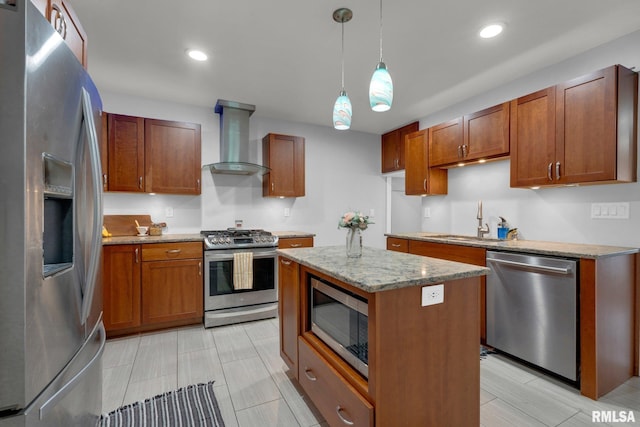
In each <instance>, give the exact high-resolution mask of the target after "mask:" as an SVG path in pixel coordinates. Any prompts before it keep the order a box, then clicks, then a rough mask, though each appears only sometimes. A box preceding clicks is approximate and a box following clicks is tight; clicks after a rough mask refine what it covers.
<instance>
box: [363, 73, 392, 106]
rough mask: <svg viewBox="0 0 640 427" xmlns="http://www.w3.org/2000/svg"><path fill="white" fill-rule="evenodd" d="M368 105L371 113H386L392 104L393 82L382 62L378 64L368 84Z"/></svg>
mask: <svg viewBox="0 0 640 427" xmlns="http://www.w3.org/2000/svg"><path fill="white" fill-rule="evenodd" d="M369 103H370V105H371V109H372V110H373V111H387V110H389V109H390V108H391V104H392V103H393V82H392V81H391V75H390V74H389V71H387V67H386V66H385V65H384V62H382V61H381V62H379V63H378V66H377V67H376V70H375V71H374V72H373V76H371V83H370V84H369Z"/></svg>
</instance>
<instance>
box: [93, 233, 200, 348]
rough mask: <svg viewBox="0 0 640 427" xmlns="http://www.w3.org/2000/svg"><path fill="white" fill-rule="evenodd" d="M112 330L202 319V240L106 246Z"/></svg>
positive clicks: (144, 328) (106, 288)
mask: <svg viewBox="0 0 640 427" xmlns="http://www.w3.org/2000/svg"><path fill="white" fill-rule="evenodd" d="M103 255H104V268H103V296H104V322H105V328H106V330H107V335H108V336H115V335H125V334H130V333H135V332H140V331H149V330H153V329H160V328H166V327H172V326H180V325H187V324H192V323H200V322H202V315H203V308H204V307H203V301H202V300H203V280H202V243H201V242H177V243H149V244H140V245H109V246H104V248H103Z"/></svg>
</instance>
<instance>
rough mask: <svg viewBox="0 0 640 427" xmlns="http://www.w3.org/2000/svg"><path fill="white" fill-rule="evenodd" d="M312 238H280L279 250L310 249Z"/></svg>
mask: <svg viewBox="0 0 640 427" xmlns="http://www.w3.org/2000/svg"><path fill="white" fill-rule="evenodd" d="M312 247H313V236H309V237H281V238H280V239H279V240H278V248H279V249H289V248H312Z"/></svg>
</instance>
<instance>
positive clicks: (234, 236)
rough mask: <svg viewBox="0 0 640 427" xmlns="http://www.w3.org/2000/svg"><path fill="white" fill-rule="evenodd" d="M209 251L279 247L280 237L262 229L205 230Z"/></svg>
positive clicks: (203, 232)
mask: <svg viewBox="0 0 640 427" xmlns="http://www.w3.org/2000/svg"><path fill="white" fill-rule="evenodd" d="M200 234H202V235H203V236H205V238H204V243H205V247H206V249H207V250H216V249H236V248H269V247H276V246H278V236H274V235H273V234H271V233H270V232H269V231H264V230H260V229H254V230H247V229H243V228H227V229H226V230H203V231H201V232H200Z"/></svg>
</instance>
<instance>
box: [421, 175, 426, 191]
mask: <svg viewBox="0 0 640 427" xmlns="http://www.w3.org/2000/svg"><path fill="white" fill-rule="evenodd" d="M422 187H423V188H424V191H427V178H425V179H424V181H423V182H422Z"/></svg>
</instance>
